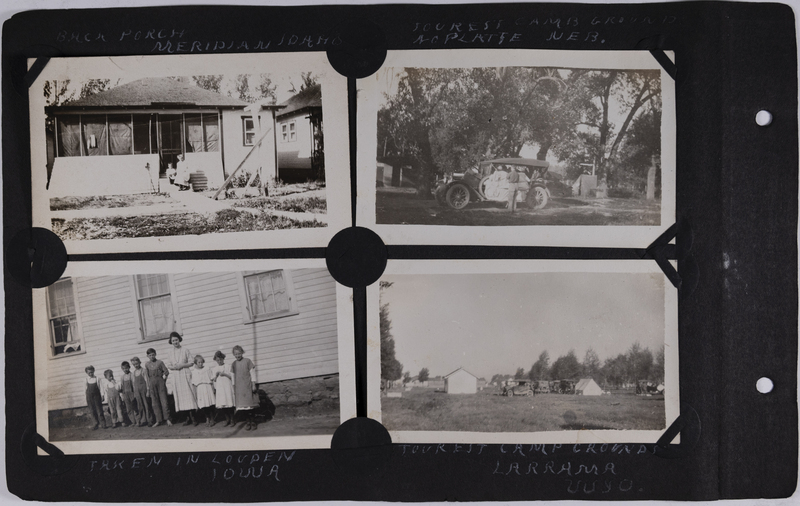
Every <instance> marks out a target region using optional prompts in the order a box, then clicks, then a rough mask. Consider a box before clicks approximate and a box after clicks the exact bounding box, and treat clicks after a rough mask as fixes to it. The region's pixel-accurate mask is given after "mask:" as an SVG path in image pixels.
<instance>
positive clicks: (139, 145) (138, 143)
mask: <svg viewBox="0 0 800 506" xmlns="http://www.w3.org/2000/svg"><path fill="white" fill-rule="evenodd" d="M152 125H153V121H152V117H151V116H150V115H149V114H134V115H133V153H134V154H136V155H149V154H150V152H151V151H156V150H155V149H153V148H155V147H157V146H158V142H156V143H153V137H154V135H153V133H154V132H151V129H152V130H155V129H154V128H153V127H152ZM151 146H152V148H151Z"/></svg>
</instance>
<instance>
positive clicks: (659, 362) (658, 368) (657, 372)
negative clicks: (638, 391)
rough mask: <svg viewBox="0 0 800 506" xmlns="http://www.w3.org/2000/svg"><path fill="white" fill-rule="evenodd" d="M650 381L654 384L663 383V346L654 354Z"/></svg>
mask: <svg viewBox="0 0 800 506" xmlns="http://www.w3.org/2000/svg"><path fill="white" fill-rule="evenodd" d="M650 379H651V380H653V381H655V382H656V383H663V382H664V345H663V344H662V345H661V348H659V349H658V351H657V352H656V360H655V364H654V365H653V370H652V372H651V373H650Z"/></svg>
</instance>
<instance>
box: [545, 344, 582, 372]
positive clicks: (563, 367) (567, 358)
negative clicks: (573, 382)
mask: <svg viewBox="0 0 800 506" xmlns="http://www.w3.org/2000/svg"><path fill="white" fill-rule="evenodd" d="M550 375H551V376H552V378H553V379H577V378H578V377H579V376H580V375H581V364H580V363H579V362H578V357H577V356H576V355H575V350H569V352H568V353H567V354H566V355H563V356H561V357H558V359H556V361H555V362H553V367H551V368H550Z"/></svg>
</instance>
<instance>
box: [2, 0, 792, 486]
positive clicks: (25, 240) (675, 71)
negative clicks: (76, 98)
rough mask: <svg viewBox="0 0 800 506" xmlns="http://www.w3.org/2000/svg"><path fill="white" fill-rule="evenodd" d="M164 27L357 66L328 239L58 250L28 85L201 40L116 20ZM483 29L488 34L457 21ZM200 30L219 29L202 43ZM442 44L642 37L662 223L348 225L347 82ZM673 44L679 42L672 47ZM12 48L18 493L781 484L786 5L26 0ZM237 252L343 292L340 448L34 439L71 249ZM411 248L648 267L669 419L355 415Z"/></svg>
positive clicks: (8, 217)
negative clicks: (421, 437) (479, 433)
mask: <svg viewBox="0 0 800 506" xmlns="http://www.w3.org/2000/svg"><path fill="white" fill-rule="evenodd" d="M455 25H459V28H454V26H455ZM487 27H488V28H487ZM160 29H168V30H173V29H175V30H179V31H181V32H182V33H184V34H185V36H186V39H187V40H190V41H195V40H197V41H203V42H204V43H203V44H202V45H201V44H198V45H197V46H194V49H195V50H196V49H197V48H198V47H200V48H201V49H202V52H201V53H200V54H211V53H212V52H213V53H237V52H242V51H243V49H239V51H237V47H240V48H241V47H242V46H237V44H236V41H242V40H258V39H259V38H261V39H264V38H265V37H272V36H278V35H277V34H283V33H300V34H302V35H309V36H311V38H312V39H313V40H315V41H316V40H323V39H324V40H325V41H326V42H323V43H321V45H320V46H318V47H317V46H315V47H313V48H311V47H309V45H308V44H307V45H305V46H303V45H301V44H295V45H291V46H288V45H284V46H277V44H275V45H271V46H268V47H266V48H262V49H258V50H257V51H260V52H298V53H301V52H310V51H317V52H318V51H325V52H326V53H327V58H328V61H329V63H330V65H331V66H332V67H333V69H335V70H336V71H337V72H339V73H340V74H342V75H344V76H345V77H346V78H347V84H348V86H347V88H348V96H347V97H342V100H345V99H346V100H347V108H348V117H349V162H350V165H349V177H350V188H351V193H352V194H351V196H350V199H351V200H350V202H351V206H352V218H353V226H352V227H350V228H344V229H342V230H341V231H339V232H338V233H337V234H336V235H335V236H334V238H333V239H332V240H331V241H330V243H329V244H328V245H327V247H326V248H318V247H316V248H315V247H309V248H280V247H279V248H277V249H269V250H257V249H240V250H237V249H234V250H228V251H192V252H179V251H175V252H172V251H171V252H165V253H159V252H137V253H114V254H105V255H103V254H83V255H81V254H78V255H68V254H67V253H68V252H67V251H66V249H65V248H64V245H63V243H62V242H61V241H60V240H59V239H58V237H57V236H56V235H55V234H53V233H52V232H50V231H48V230H44V229H41V228H34V227H32V226H31V225H32V197H31V191H32V190H31V171H32V170H43V169H40V168H37V167H31V139H30V118H29V108H28V107H29V104H28V87H29V86H30V84H31V83H32V82H33V81H34V80H35V78H36V75H38V73H39V72H41V71H42V69H44V68H46V66H47V65H48V61H49V59H50V58H57V57H90V56H134V55H154V54H167V52H164V51H168V53H169V54H191V52H192V50H193V46H192V45H191V44H186V45H182V46H179V45H178V44H177V43H175V44H174V45H173V46H170V48H169V49H168V50H165V49H164V48H165V47H167V46H165V45H164V44H154V42H158V40H157V39H154V38H153V37H151V38H146V37H144V36H143V37H141V38H140V39H136V40H134V38H133V37H122V38H121V37H120V34H122V33H131V31H133V32H134V33H135V32H136V31H142V32H143V33H145V34H146V33H147V32H148V30H155V32H154V33H155V37H157V36H158V33H159V32H158V30H160ZM453 30H456V32H453ZM461 30H464V31H461ZM487 30H488V31H490V32H491V33H494V34H495V35H494V36H493V37H488V34H487V35H486V36H482V37H476V36H474V35H471V34H473V33H483V32H486V31H487ZM501 33H503V36H502V37H501V35H500V34H501ZM515 34H519V35H518V36H515ZM323 36H324V37H323ZM309 40H311V39H309ZM205 41H226V43H225V44H223V47H222V48H220V49H212V50H210V51H208V52H205V51H206V49H205V48H206V45H205ZM333 41H337V43H336V44H334V43H333ZM253 48H254V44H249V45H248V49H249V50H250V51H251V52H253V51H256V50H254V49H253ZM434 49H435V50H448V49H452V50H459V51H464V50H469V49H489V50H502V49H539V50H588V51H597V52H602V51H610V50H622V51H625V50H645V51H649V53H650V54H651V55H652V58H653V59H654V61H656V62H658V64H659V65H661V67H662V68H664V69H665V71H666V73H667V74H668V75H669V76H670V77H671V78H672V79H674V82H675V104H676V118H677V124H676V132H677V135H676V153H677V158H676V167H677V168H676V192H675V195H676V206H675V209H676V216H675V220H674V224H673V225H672V226H671V227H669V228H668V229H667V230H666V232H665V233H664V234H663V235H661V236H654V237H652V242H651V243H650V245H649V247H647V248H642V249H635V248H595V247H591V246H590V245H587V246H585V247H576V248H571V247H548V246H498V245H492V244H486V243H482V244H471V245H466V246H459V245H446V246H431V245H417V244H392V243H389V242H386V241H384V239H383V238H381V237H380V236H379V234H376V233H375V232H374V231H372V230H370V229H369V228H365V227H362V226H361V224H360V223H358V222H357V220H356V210H355V206H356V199H357V195H356V193H357V191H356V188H357V187H356V180H357V163H358V161H357V159H356V148H357V146H358V143H360V142H362V139H360V138H358V136H357V133H356V121H357V118H358V112H357V110H356V106H357V103H356V98H357V79H361V78H365V77H368V76H371V75H373V74H374V73H375V72H376V71H378V69H380V68H381V65H382V64H383V62H384V60H385V59H386V57H387V52H388V53H391V51H394V50H412V51H428V50H434ZM668 54H674V61H672V60H671V59H670V57H669V56H668ZM2 60H3V68H2V82H3V84H2V86H3V162H2V166H3V228H4V234H3V239H4V241H3V251H4V259H5V262H4V269H5V271H4V289H5V336H6V339H5V357H6V364H5V386H6V391H5V402H6V409H5V414H6V434H5V438H6V455H5V459H6V461H5V464H6V477H7V484H8V488H9V491H10V492H11V493H12V494H14V495H16V496H18V497H19V498H21V499H24V500H37V501H69V502H74V501H90V502H95V501H96V502H128V501H133V502H174V501H177V502H209V501H210V502H228V501H231V502H279V501H280V502H283V501H322V500H357V501H409V502H419V501H521V500H563V499H588V500H613V501H618V500H682V501H689V500H691V501H698V500H720V499H758V498H783V497H788V496H791V495H793V494H794V493H795V489H796V485H797V483H796V481H797V471H798V468H797V464H798V432H797V429H798V412H797V353H798V330H797V329H798V320H797V308H798V290H797V216H798V202H797V195H798V124H797V105H798V104H797V94H798V93H797V92H798V88H797V53H796V34H795V14H794V13H793V12H792V8H791V7H790V6H787V5H782V4H774V3H773V4H770V3H759V4H754V3H732V2H681V3H648V4H576V3H492V4H488V3H487V4H479V3H476V4H464V5H457V4H446V5H421V4H404V5H388V4H387V5H321V6H280V7H278V6H210V5H202V6H200V5H198V6H170V7H141V8H103V9H88V10H37V11H29V12H21V13H18V14H16V15H14V16H13V17H11V18H10V19H8V20H7V21H6V22H5V24H4V27H3V56H2ZM29 61H30V62H32V65H31V66H30V68H29ZM762 110H766V111H769V112H770V113H771V116H772V122H771V123H770V124H769V125H767V126H760V125H759V124H757V123H756V121H755V117H756V114H757V113H758V112H759V111H762ZM343 170H344V169H343ZM359 197H360V196H359ZM664 225H665V226H668V225H669V224H664ZM247 258H259V259H261V258H265V259H281V258H289V259H295V258H316V259H319V260H322V261H324V262H325V264H326V265H327V268H328V270H329V272H330V274H331V275H332V277H333V278H334V279H335V280H336V281H337V282H338V283H340V284H341V285H344V286H346V287H348V289H351V293H352V295H353V304H354V308H353V318H354V329H355V336H354V343H355V349H353V350H352V354H353V355H354V356H355V359H354V362H355V371H354V374H353V375H352V377H353V381H354V382H355V392H356V410H357V415H358V416H357V417H356V418H354V419H351V420H349V421H347V422H345V423H343V424H342V425H340V426H339V428H338V429H337V430H336V432H335V434H334V435H333V437H332V442H331V448H330V449H293V448H285V449H283V450H286V452H285V453H286V454H287V455H288V454H291V457H290V459H287V458H284V459H283V460H281V461H278V462H275V463H274V464H273V463H272V462H270V463H269V464H267V463H266V462H264V461H265V460H266V456H265V454H266V453H267V452H264V451H249V452H248V451H231V452H220V451H214V452H208V451H204V450H203V448H202V447H200V446H198V447H196V450H194V451H193V452H191V453H158V454H150V453H139V454H137V453H125V454H114V453H112V454H102V455H65V454H64V453H63V452H62V451H61V450H60V449H59V448H58V443H57V442H50V441H46V440H44V438H43V437H42V436H41V435H39V434H37V432H36V427H35V411H36V399H35V392H34V377H35V372H34V371H35V369H34V351H33V350H34V347H33V321H32V316H31V314H32V309H31V308H32V290H33V289H38V288H41V287H45V286H49V285H51V284H52V283H54V282H55V281H57V280H58V279H59V278H60V276H61V275H62V273H63V272H64V269H65V268H66V266H67V265H68V263H70V262H81V261H89V260H91V261H108V262H124V261H128V260H163V259H169V260H181V259H192V260H212V259H247ZM424 259H435V260H440V261H447V260H465V259H492V260H513V259H569V260H593V259H614V260H630V261H634V260H638V261H640V260H647V261H651V262H654V263H656V264H657V265H658V266H659V267H660V269H661V270H662V271H663V272H664V273H665V275H666V278H667V279H668V282H669V283H671V284H672V285H674V287H675V289H676V291H677V294H678V339H679V381H680V415H679V417H678V418H677V419H675V420H668V422H667V429H666V430H665V431H664V434H663V436H662V437H661V438H660V439H659V440H658V441H654V442H653V443H649V444H638V443H637V444H602V445H601V444H596V445H587V444H577V445H567V444H564V445H557V444H545V445H535V446H536V447H535V448H534V445H517V446H515V445H513V444H511V445H509V444H505V445H499V444H489V445H476V444H471V445H470V444H464V445H461V444H453V443H447V444H439V443H438V442H437V441H431V442H430V444H413V445H412V444H400V443H396V442H393V441H392V438H391V435H390V433H389V432H388V431H387V430H386V429H385V428H384V427H383V426H382V425H381V424H380V423H378V422H376V421H374V420H372V419H370V418H367V415H368V407H367V392H368V388H369V386H368V384H367V382H368V380H367V378H368V377H369V371H368V364H367V346H368V342H367V315H368V313H369V311H371V310H375V308H370V307H368V306H367V286H368V285H372V284H374V283H375V282H376V281H377V280H378V279H379V278H380V276H381V274H382V273H383V272H384V269H385V268H386V265H387V261H389V262H391V261H392V260H424ZM761 377H768V378H769V379H771V380H772V383H773V384H774V388H773V389H772V391H771V392H769V393H767V394H762V393H760V392H759V391H758V390H757V389H756V382H757V381H758V380H759V378H761ZM678 435H680V442H679V443H675V442H674V440H675V437H676V436H678ZM521 446H524V448H522V447H521ZM277 453H281V452H277ZM259 454H260V455H259ZM245 462H246V464H245ZM256 462H258V464H255V463H256ZM532 462H537V463H538V466H532V465H531V463H532ZM256 465H258V466H263V472H262V473H261V474H260V475H259V477H258V478H254V476H255V475H254V474H253V473H249V471H248V474H249V476H250V477H249V478H248V477H246V476H245V472H244V471H243V469H245V468H250V467H254V466H256ZM229 470H230V472H229ZM590 470H591V471H590Z"/></svg>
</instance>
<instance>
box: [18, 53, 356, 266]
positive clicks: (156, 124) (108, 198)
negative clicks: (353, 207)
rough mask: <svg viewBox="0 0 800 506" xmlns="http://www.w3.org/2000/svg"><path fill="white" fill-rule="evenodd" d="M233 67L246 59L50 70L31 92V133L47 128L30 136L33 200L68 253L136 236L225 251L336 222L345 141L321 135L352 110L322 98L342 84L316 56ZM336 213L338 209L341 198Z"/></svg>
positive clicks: (331, 97) (333, 96) (84, 64)
mask: <svg viewBox="0 0 800 506" xmlns="http://www.w3.org/2000/svg"><path fill="white" fill-rule="evenodd" d="M323 56H324V55H323ZM173 58H175V59H176V63H181V62H180V60H179V59H181V58H186V57H173ZM202 58H206V59H207V58H209V57H202ZM240 58H241V59H242V60H243V62H240V63H244V62H246V63H248V64H247V65H244V64H240V66H239V67H238V68H226V67H218V66H217V65H215V64H213V63H214V62H212V61H199V60H197V59H192V61H191V62H190V63H191V65H180V64H178V65H175V66H169V68H167V69H164V70H167V71H168V73H167V75H152V74H153V73H154V72H150V71H151V70H154V69H151V68H149V67H147V68H141V64H140V63H139V62H138V60H141V58H139V59H137V60H133V59H124V58H123V59H122V60H123V64H128V63H129V62H130V66H131V68H125V71H124V72H121V71H120V69H116V72H113V73H110V72H109V71H106V69H103V68H98V66H97V65H94V64H93V63H92V62H89V61H87V60H69V61H68V62H62V63H64V65H62V66H63V67H64V69H63V72H61V73H57V71H58V69H56V68H53V69H50V68H49V65H50V64H48V68H47V69H46V71H47V70H50V72H49V73H47V75H43V76H41V77H40V78H39V79H38V80H37V81H36V83H35V84H34V85H33V86H32V87H31V92H30V93H31V103H32V110H31V115H32V119H34V117H35V119H38V120H39V121H32V123H35V124H36V126H33V127H32V128H37V129H38V128H41V129H42V130H41V131H36V132H32V139H33V138H35V137H34V135H33V133H36V134H39V135H38V136H39V138H40V139H43V143H41V144H39V143H36V145H35V149H33V152H34V154H35V155H38V156H34V163H33V168H34V173H35V174H36V176H37V177H36V178H35V181H34V184H33V193H34V198H35V199H37V200H39V201H40V207H41V208H42V211H43V212H44V213H43V214H45V213H46V215H47V219H49V222H48V223H47V225H48V228H51V229H52V230H53V232H55V233H56V234H57V235H58V236H59V237H60V238H61V239H62V240H63V241H65V243H67V245H68V250H69V251H70V252H73V251H75V247H78V248H80V247H81V246H82V244H83V243H86V242H90V241H100V242H101V243H103V244H106V245H114V244H115V243H116V244H119V243H122V244H130V245H133V244H136V241H133V242H130V240H131V239H139V238H151V239H152V238H158V242H159V243H163V239H164V238H173V242H175V239H174V238H178V240H180V241H181V243H183V239H186V238H191V237H195V238H202V239H205V240H206V245H207V247H212V248H216V247H226V246H225V245H226V243H228V241H227V240H226V239H224V237H227V236H226V235H221V234H231V233H234V234H237V236H241V237H242V238H244V239H247V240H250V241H256V242H257V241H259V239H258V238H259V237H264V234H263V232H273V231H284V232H286V231H305V232H307V231H308V229H317V228H326V227H329V226H331V221H332V220H333V222H334V223H333V226H335V225H336V224H337V223H338V221H336V214H335V211H336V208H337V205H339V204H338V203H336V202H335V199H336V198H337V196H336V193H337V191H339V186H337V184H336V183H335V182H334V181H332V179H342V182H341V184H340V186H341V185H343V186H347V184H349V183H348V181H349V171H348V168H347V157H346V153H347V149H346V145H347V137H346V133H345V135H344V136H343V137H342V136H341V135H339V136H337V135H336V134H334V136H333V138H330V135H329V132H336V131H337V130H341V128H342V127H341V125H342V124H343V123H341V122H342V120H344V121H346V116H344V117H342V116H341V114H342V113H344V114H346V110H343V109H342V108H341V107H339V106H331V107H328V103H333V102H337V101H338V100H337V95H339V93H340V90H339V89H338V87H337V85H336V83H337V82H338V81H339V80H340V78H338V77H337V76H336V73H335V72H334V71H333V70H331V69H328V68H326V67H325V66H324V65H321V64H320V62H319V61H314V60H319V58H318V57H314V56H310V57H306V58H301V59H300V60H303V59H305V60H307V62H306V63H305V64H303V63H301V62H295V63H294V65H291V66H289V67H284V66H283V65H276V64H274V63H271V62H270V60H271V59H274V58H276V57H273V58H270V57H269V56H264V55H262V56H261V58H262V60H261V61H256V60H254V58H255V57H253V56H248V57H247V58H244V57H239V56H234V57H232V58H231V59H232V60H234V62H235V61H236V60H237V59H240ZM159 60H160V61H162V62H170V61H171V60H169V59H168V58H166V57H162V58H159ZM184 63H185V62H184ZM253 64H257V65H255V66H254V65H253ZM56 66H57V65H56ZM74 66H79V67H80V68H81V70H82V72H80V73H78V72H73V67H74ZM228 67H232V65H230V64H229V65H228ZM201 72H202V73H201ZM45 73H46V72H45ZM45 73H43V74H45ZM34 98H35V99H36V100H34ZM345 124H346V123H345ZM325 125H328V126H329V128H325ZM331 125H333V127H330V126H331ZM339 137H341V138H339ZM326 140H327V141H328V142H326ZM331 151H332V153H329V152H331ZM342 154H344V155H345V156H344V158H342V157H341V155H342ZM39 169H40V170H39ZM331 175H333V176H332V177H331ZM332 183H333V184H332ZM340 193H341V192H340ZM331 204H333V205H331ZM340 207H341V208H342V210H343V213H345V214H346V211H347V209H346V207H347V196H346V195H345V198H344V200H342V201H341V205H340ZM331 211H334V212H333V213H332V212H331ZM43 219H44V217H43ZM301 233H302V232H301ZM284 235H287V236H289V237H291V236H292V235H293V234H291V233H286V234H284ZM317 235H320V234H317ZM323 235H326V234H325V233H323ZM327 235H331V234H330V232H328V233H327ZM126 240H128V242H127V243H125V242H124V241H126ZM195 241H196V239H195ZM210 242H218V243H219V245H213V244H211V243H210ZM291 245H292V244H288V245H286V244H282V245H281V246H291ZM227 247H230V246H227ZM273 247H274V246H273ZM175 249H193V248H191V247H189V248H183V247H182V246H177V247H176V248H175Z"/></svg>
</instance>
